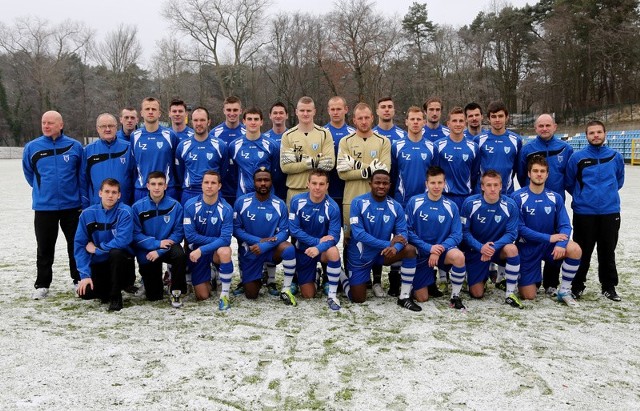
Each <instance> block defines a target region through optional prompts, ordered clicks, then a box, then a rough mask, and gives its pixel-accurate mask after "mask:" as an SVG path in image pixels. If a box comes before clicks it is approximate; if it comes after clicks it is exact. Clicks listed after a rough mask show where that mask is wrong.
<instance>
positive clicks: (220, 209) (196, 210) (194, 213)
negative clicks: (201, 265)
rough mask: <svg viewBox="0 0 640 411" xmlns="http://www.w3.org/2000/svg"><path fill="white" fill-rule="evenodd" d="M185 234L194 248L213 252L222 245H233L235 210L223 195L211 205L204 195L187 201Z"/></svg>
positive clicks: (190, 245)
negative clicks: (204, 198)
mask: <svg viewBox="0 0 640 411" xmlns="http://www.w3.org/2000/svg"><path fill="white" fill-rule="evenodd" d="M184 235H185V238H186V239H187V242H188V243H189V247H190V248H191V249H193V250H195V249H197V248H200V251H202V254H205V255H209V254H213V253H214V252H215V251H216V250H217V249H218V248H220V247H228V246H229V245H231V236H232V235H233V211H232V210H231V206H230V205H229V203H227V202H226V201H225V200H224V199H223V198H222V197H218V201H216V202H215V203H213V204H211V205H209V204H207V203H205V202H204V200H203V199H202V195H199V196H198V197H194V198H192V199H190V200H189V201H187V203H186V204H185V206H184Z"/></svg>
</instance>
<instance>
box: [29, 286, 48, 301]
mask: <svg viewBox="0 0 640 411" xmlns="http://www.w3.org/2000/svg"><path fill="white" fill-rule="evenodd" d="M48 294H49V289H48V288H43V287H40V288H36V290H35V291H34V292H33V294H31V298H33V299H34V300H44V299H45V298H47V295H48Z"/></svg>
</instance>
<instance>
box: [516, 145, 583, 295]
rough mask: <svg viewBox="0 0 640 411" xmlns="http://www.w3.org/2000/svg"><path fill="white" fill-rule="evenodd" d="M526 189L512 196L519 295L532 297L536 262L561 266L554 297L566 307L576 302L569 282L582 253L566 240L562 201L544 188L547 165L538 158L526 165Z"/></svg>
mask: <svg viewBox="0 0 640 411" xmlns="http://www.w3.org/2000/svg"><path fill="white" fill-rule="evenodd" d="M527 170H528V175H529V186H528V187H524V188H521V189H520V190H518V191H516V192H515V193H513V194H512V197H513V199H514V200H515V202H516V205H517V206H518V208H519V209H520V226H519V232H520V238H519V240H518V243H517V245H518V251H519V253H520V281H519V288H520V296H521V297H522V298H524V299H527V300H533V299H534V298H535V297H536V294H537V290H538V287H539V284H540V283H541V282H542V273H541V270H540V262H541V261H542V260H544V261H545V264H553V265H555V266H558V265H559V264H562V266H561V270H560V271H561V274H562V282H561V283H560V292H558V295H557V298H558V301H559V302H564V303H565V304H567V305H568V306H570V307H577V306H578V303H577V302H576V300H575V298H574V297H573V295H572V293H571V282H572V281H573V278H574V277H575V275H576V272H577V271H578V267H579V266H580V257H582V250H581V249H580V246H579V245H578V244H577V243H575V242H573V241H571V240H569V236H570V235H571V222H570V220H569V214H568V213H567V210H566V208H565V206H564V199H563V198H562V197H561V196H560V195H559V194H557V193H554V192H553V191H551V190H548V189H546V188H545V182H546V181H547V178H548V177H549V165H548V163H547V160H546V159H545V158H544V157H542V156H533V157H531V159H529V162H528V164H527Z"/></svg>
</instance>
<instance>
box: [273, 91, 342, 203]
mask: <svg viewBox="0 0 640 411" xmlns="http://www.w3.org/2000/svg"><path fill="white" fill-rule="evenodd" d="M315 115H316V107H315V103H314V102H313V99H312V98H311V97H301V98H300V100H298V105H297V106H296V116H297V117H298V125H297V126H295V127H293V128H292V129H289V130H287V131H286V132H285V133H284V135H283V136H282V145H281V146H280V167H282V171H283V172H284V173H285V174H287V187H288V188H289V190H288V191H287V204H289V202H290V201H291V199H292V198H293V196H294V195H296V194H299V193H303V192H305V191H307V181H308V180H309V174H310V173H311V170H312V169H314V168H319V169H320V170H324V171H327V172H328V171H331V169H333V167H334V165H335V162H336V157H335V153H334V151H333V137H332V136H331V133H330V132H329V130H327V129H326V128H324V127H320V126H318V125H316V124H315V123H314V122H313V117H314V116H315Z"/></svg>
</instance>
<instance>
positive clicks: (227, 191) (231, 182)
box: [209, 96, 244, 204]
mask: <svg viewBox="0 0 640 411" xmlns="http://www.w3.org/2000/svg"><path fill="white" fill-rule="evenodd" d="M222 110H223V112H224V118H225V120H224V121H223V122H222V123H220V124H218V125H217V126H215V127H214V128H213V130H211V132H210V133H209V136H211V137H214V138H217V139H219V140H222V141H224V142H225V143H226V144H227V146H228V145H229V143H231V142H232V141H233V140H235V139H236V138H238V137H241V136H242V135H243V134H244V124H242V122H241V121H240V116H241V115H242V102H241V101H240V99H239V98H238V97H236V96H229V97H227V98H226V99H224V103H223V105H222ZM227 168H228V165H227ZM235 187H236V176H234V175H233V174H232V173H229V172H227V170H226V169H225V170H223V172H222V197H224V199H225V200H226V202H227V203H229V204H233V203H234V202H235V199H236V188H235Z"/></svg>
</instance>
